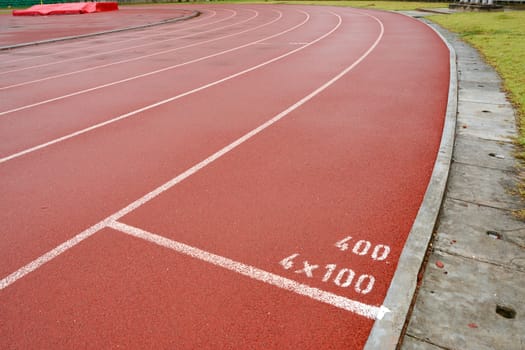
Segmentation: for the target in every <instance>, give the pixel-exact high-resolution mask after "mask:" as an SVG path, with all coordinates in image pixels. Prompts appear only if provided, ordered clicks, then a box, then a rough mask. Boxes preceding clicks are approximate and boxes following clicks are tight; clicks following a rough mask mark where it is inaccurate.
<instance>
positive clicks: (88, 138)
mask: <svg viewBox="0 0 525 350" xmlns="http://www.w3.org/2000/svg"><path fill="white" fill-rule="evenodd" d="M294 8H301V9H303V10H305V11H310V12H311V13H312V22H310V25H309V26H308V27H307V26H305V28H304V31H303V30H300V31H294V32H290V33H288V35H286V36H283V37H278V38H274V39H272V40H270V41H268V42H264V43H262V44H264V45H255V46H254V47H252V48H251V53H252V55H253V56H259V55H261V54H262V52H265V51H266V50H277V51H279V50H283V47H284V48H287V49H288V50H287V51H289V48H290V46H296V45H298V46H301V45H302V44H301V43H303V42H304V41H305V40H306V41H307V40H312V37H311V35H312V33H311V32H310V33H308V31H307V30H306V29H309V30H310V31H313V32H315V35H317V37H319V35H320V34H321V33H320V30H321V28H323V32H324V33H330V31H329V29H330V28H333V29H335V31H334V32H333V33H332V34H330V35H327V36H326V38H324V39H323V40H320V41H319V42H316V43H315V44H314V45H311V46H308V47H305V48H304V49H303V50H301V51H300V54H299V53H297V54H294V55H290V56H288V57H286V58H285V59H282V60H280V61H279V64H269V65H266V66H264V67H261V68H260V69H257V70H254V71H252V72H249V73H248V74H244V75H242V76H239V77H237V78H235V79H231V80H228V81H226V82H224V83H222V84H220V85H216V86H212V87H210V88H208V89H206V91H203V92H202V93H196V94H193V95H191V96H187V97H185V98H182V99H179V100H176V101H174V103H168V104H165V105H162V106H159V107H157V108H155V109H154V110H151V111H147V112H145V113H142V115H141V118H129V119H126V120H125V121H122V122H119V123H115V124H112V125H109V126H108V127H104V128H100V129H97V130H96V132H93V133H87V134H85V135H82V136H79V137H77V138H73V139H71V140H68V141H67V142H63V143H60V144H59V145H56V146H52V147H49V148H46V149H43V150H41V151H38V152H34V153H31V154H28V155H27V156H24V157H21V158H19V159H16V160H13V161H10V162H7V163H5V164H2V165H1V166H2V169H0V171H2V172H3V174H2V177H1V178H2V179H7V180H6V181H5V182H2V184H3V185H5V189H6V191H7V192H5V193H7V196H6V198H8V201H9V203H6V205H5V206H4V203H2V208H0V209H1V212H2V215H4V217H3V218H2V221H3V222H8V223H9V224H8V227H7V233H6V240H5V241H3V242H2V243H1V244H0V249H2V255H3V256H6V257H7V259H6V261H5V262H3V263H2V265H1V267H2V268H4V267H6V266H7V269H5V270H6V271H9V268H11V267H13V266H16V265H17V264H20V263H22V262H24V261H25V262H27V261H28V259H32V257H34V256H38V255H39V254H42V253H41V252H45V251H47V250H48V249H50V247H53V246H56V244H57V242H64V241H65V240H66V239H68V237H72V236H73V235H74V234H76V233H78V232H80V231H81V230H82V228H85V227H89V225H92V224H93V223H95V222H98V220H101V219H103V218H104V217H107V215H109V213H115V210H118V208H122V207H124V206H125V205H126V203H130V202H132V201H133V200H134V199H136V198H140V197H141V196H143V195H144V193H147V192H148V191H149V190H151V189H152V188H154V187H155V186H158V185H159V184H162V183H166V181H168V180H169V179H173V176H175V175H176V174H181V173H182V172H184V170H185V169H189V170H188V171H189V173H188V174H187V175H186V177H181V178H180V180H178V182H177V181H176V182H173V180H172V182H171V183H172V184H173V187H171V186H169V187H166V188H163V189H162V191H161V192H162V193H161V192H158V194H159V196H157V197H155V198H153V197H151V198H150V199H151V200H149V201H147V203H146V202H144V201H142V202H141V203H140V206H138V207H136V206H133V205H132V207H130V209H129V210H124V211H122V212H120V214H118V215H116V216H113V217H111V218H109V221H105V222H102V223H101V224H100V225H99V226H97V227H96V228H95V229H96V231H97V232H98V231H99V230H102V231H100V232H99V233H97V234H96V235H95V236H93V237H91V238H89V239H87V240H85V241H82V242H81V243H80V244H79V245H78V246H75V247H73V248H72V249H71V250H68V251H67V252H65V253H64V254H62V255H59V256H58V257H56V258H55V259H53V260H51V261H50V262H49V263H47V264H45V265H43V266H42V267H41V268H39V269H38V270H36V271H35V272H33V273H30V274H29V275H27V276H25V277H24V278H22V279H20V280H18V281H17V282H16V283H14V284H12V285H10V286H9V287H7V288H5V289H3V290H2V291H0V293H1V295H2V298H1V300H2V301H1V302H2V309H3V310H4V309H5V310H6V312H5V315H6V316H8V317H10V319H11V318H12V319H13V321H12V322H9V324H8V325H7V326H6V327H8V330H9V332H8V334H9V336H8V337H3V338H2V341H3V342H4V343H3V344H4V345H7V346H9V344H12V343H13V342H20V343H22V342H26V343H24V344H27V345H28V347H34V346H36V347H54V348H60V347H61V346H62V347H64V348H68V347H69V348H71V347H79V346H82V344H86V343H90V344H99V345H100V344H108V343H112V344H115V345H118V346H126V345H129V344H132V343H133V344H141V345H143V346H144V347H148V346H149V347H161V346H164V345H165V346H173V345H174V344H177V345H179V346H181V347H183V348H193V347H195V345H198V346H199V347H203V348H217V347H219V346H224V345H225V344H227V345H228V346H231V347H232V348H251V347H252V348H253V347H255V346H259V345H261V344H264V347H265V348H276V349H277V348H279V349H282V348H290V349H291V348H297V347H301V348H306V349H308V348H312V349H313V348H328V347H330V348H334V349H335V348H352V349H354V348H355V349H358V348H361V347H362V346H363V344H364V342H365V341H366V338H367V336H368V332H369V330H370V328H371V326H372V324H373V321H372V320H370V319H368V318H366V317H362V316H358V315H356V314H354V313H352V312H348V311H345V310H342V309H340V308H338V307H334V306H333V304H332V305H328V304H326V303H321V302H319V301H315V300H312V299H310V298H309V297H305V296H304V295H301V296H300V295H297V294H296V293H297V292H293V291H291V289H288V290H286V289H287V288H285V289H282V287H280V288H276V286H275V285H269V284H267V283H266V282H264V281H261V280H253V279H251V278H247V277H246V276H242V275H239V274H236V273H233V272H232V271H228V270H225V269H222V268H218V267H214V266H213V265H209V264H208V263H204V262H202V261H201V260H199V259H193V258H188V257H186V256H185V255H181V254H180V253H177V252H174V251H172V250H170V249H166V248H163V247H158V246H156V245H154V244H151V243H147V242H145V241H143V240H142V239H137V238H131V237H129V236H128V235H126V233H125V232H124V231H126V229H125V227H124V228H123V227H122V226H119V224H115V222H114V220H119V221H120V222H121V223H124V224H126V225H132V226H135V227H137V228H139V230H145V231H147V232H151V233H155V234H158V235H161V236H162V237H164V238H165V239H169V240H170V241H169V242H175V244H178V243H184V244H187V245H189V246H190V247H194V248H197V249H202V250H204V251H207V252H210V253H213V254H217V255H219V256H221V257H225V258H228V259H233V260H235V261H239V262H241V263H242V264H247V265H249V266H253V267H255V268H257V269H259V270H261V269H262V271H266V272H268V273H271V274H274V275H276V276H280V278H284V279H287V280H291V281H295V282H294V283H299V284H301V285H307V286H309V287H308V288H317V289H318V290H322V291H327V292H331V293H333V294H335V295H337V296H340V297H343V298H349V300H354V301H359V302H363V303H366V304H369V305H370V306H374V307H375V306H380V305H381V302H382V300H383V298H384V294H385V293H386V289H387V288H388V285H389V283H390V278H391V275H392V274H393V271H394V270H395V266H396V262H397V258H398V256H399V253H400V251H401V248H402V245H403V243H404V240H405V239H406V235H407V234H408V231H409V229H410V226H411V222H412V220H413V218H414V216H415V214H416V212H417V209H418V207H419V202H420V200H421V198H422V196H423V193H424V190H425V188H426V184H427V182H428V178H429V175H430V171H431V169H432V165H433V161H434V159H435V154H436V152H437V147H438V144H439V139H440V135H441V128H442V123H443V118H444V109H445V106H446V97H447V96H446V94H447V91H448V53H447V49H446V47H445V45H444V44H443V43H442V42H441V41H440V39H439V38H438V37H437V36H436V35H435V33H433V32H432V31H430V30H429V29H427V28H426V27H425V26H423V25H422V24H421V23H419V22H417V21H414V20H411V19H408V18H405V17H401V16H398V15H395V14H391V13H378V12H373V11H358V10H351V9H341V8H333V9H332V11H334V12H336V13H337V15H334V14H332V13H330V12H328V10H327V9H326V8H315V10H314V9H313V8H310V7H294ZM370 15H372V16H377V18H378V19H374V18H373V17H370ZM314 18H315V19H318V20H319V22H318V23H319V25H321V24H323V25H322V26H317V25H314V26H312V25H311V24H313V23H316V22H313V19H314ZM339 18H340V19H339ZM339 21H341V23H342V25H341V26H339ZM382 28H384V32H383V29H382ZM400 43H402V45H401V44H400ZM376 45H377V46H376ZM365 57H366V59H365ZM220 63H221V61H214V62H211V61H210V65H209V66H208V67H209V70H212V69H216V68H217V67H220V66H221V65H220ZM275 63H277V62H275ZM203 67H205V66H203ZM201 69H204V68H201ZM305 72H307V73H305ZM338 74H340V75H338ZM334 78H337V79H334ZM326 82H330V84H326V85H323V84H325V83H326ZM320 87H322V88H321V89H320ZM239 96H242V98H239ZM305 96H310V98H308V99H303V98H304V97H305ZM302 99H303V100H302ZM272 116H274V117H276V118H277V117H279V116H281V117H284V116H286V118H283V119H280V118H281V117H279V118H277V119H274V121H273V122H272V124H268V125H267V127H265V129H264V130H263V129H261V130H260V132H258V133H257V134H253V137H251V138H249V139H245V140H244V141H243V143H242V144H239V145H240V146H239V147H235V148H233V149H230V150H229V151H228V152H225V153H221V154H220V158H218V157H216V158H213V156H212V158H213V161H212V162H208V163H206V166H205V167H199V168H198V169H197V170H198V171H197V172H195V171H190V170H191V169H192V168H191V167H192V166H194V165H195V164H200V163H196V162H199V161H201V160H203V159H206V157H209V156H210V154H211V153H212V152H215V151H216V150H218V149H221V147H224V146H225V145H228V144H230V143H231V142H232V140H235V139H236V138H238V137H239V136H240V135H243V134H246V132H248V131H249V130H253V128H254V127H256V126H257V125H261V123H264V122H265V121H268V119H269V118H271V117H272ZM262 125H265V124H262ZM385 145H388V147H385ZM182 174H185V173H182ZM175 179H176V178H175ZM168 183H170V182H168ZM116 208H117V209H116ZM6 213H7V214H6ZM125 214H126V215H125ZM123 215H125V216H124V217H122V216H123ZM28 217H29V218H31V219H30V220H27V218H28ZM108 225H109V226H112V227H114V228H116V229H117V230H120V231H119V232H116V231H115V230H113V229H107V228H106V229H104V227H106V226H108ZM35 228H38V229H39V232H35ZM93 232H95V231H93ZM147 232H145V233H146V234H147V235H149V234H148V233H147ZM44 236H45V237H44ZM349 237H351V238H349ZM164 238H162V239H164ZM29 241H30V242H29ZM28 242H29V243H28ZM336 242H339V243H336ZM387 247H388V248H387ZM10 265H11V266H10ZM2 271H4V270H2ZM11 271H12V269H11ZM363 276H365V277H363ZM351 277H352V278H351ZM371 277H373V279H372V278H371ZM372 281H373V283H372ZM102 291H103V292H102ZM28 296H31V297H30V298H28ZM16 300H25V302H24V307H23V308H21V307H20V305H19V303H17V302H16ZM115 301H116V302H115ZM4 302H5V304H3V303H4ZM4 305H5V307H4ZM33 310H44V311H43V312H40V313H39V314H36V315H35V314H34V311H33ZM106 310H112V312H111V314H109V313H108V312H106ZM57 320H58V322H57ZM51 324H52V325H53V326H49V325H51ZM135 325H142V327H136V326H135ZM28 332H30V334H32V335H33V336H32V337H31V339H29V340H28V339H25V338H24V339H21V338H20V335H21V334H28ZM65 333H67V334H68V335H70V336H69V337H68V339H67V343H64V342H60V341H59V339H60V335H61V334H65ZM123 334H126V335H127V337H124V336H123ZM200 340H202V343H198V344H197V343H196V342H199V341H200ZM33 345H34V346H33Z"/></svg>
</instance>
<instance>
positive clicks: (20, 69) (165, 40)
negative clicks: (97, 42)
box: [0, 11, 237, 75]
mask: <svg viewBox="0 0 525 350" xmlns="http://www.w3.org/2000/svg"><path fill="white" fill-rule="evenodd" d="M232 12H233V13H232V14H231V15H230V16H229V17H226V18H224V19H221V20H218V21H215V22H212V23H204V24H201V25H199V26H196V27H197V28H198V27H203V26H207V25H211V24H216V23H220V22H224V21H226V20H228V19H230V18H232V17H234V16H236V15H237V12H236V11H232ZM192 28H195V27H192ZM177 31H178V30H177ZM177 31H175V32H177ZM168 34H169V33H168ZM158 35H163V34H158ZM194 35H198V33H194V34H192V35H190V36H194ZM182 38H185V37H182ZM140 39H142V38H140ZM179 39H181V37H175V38H170V39H164V40H159V41H154V42H150V43H147V44H141V45H135V46H127V47H123V48H120V49H115V50H109V51H104V52H97V53H94V54H89V55H85V56H79V57H72V58H67V59H63V60H60V61H53V62H48V63H42V64H37V65H34V66H29V67H23V68H16V69H11V70H8V71H4V72H0V75H4V74H8V73H17V72H21V71H25V70H29V69H35V68H41V67H47V66H52V65H57V64H62V63H65V62H71V61H78V60H84V59H87V58H93V57H97V56H102V55H107V54H110V53H116V52H121V51H127V50H133V49H137V48H141V47H147V46H153V45H157V44H160V43H163V42H168V41H174V40H179ZM118 44H120V42H118ZM113 45H115V44H113Z"/></svg>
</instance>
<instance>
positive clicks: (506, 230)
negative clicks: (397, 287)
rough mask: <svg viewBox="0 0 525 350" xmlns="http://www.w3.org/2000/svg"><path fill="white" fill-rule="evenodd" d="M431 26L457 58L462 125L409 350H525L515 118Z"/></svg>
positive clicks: (486, 72) (482, 72)
mask: <svg viewBox="0 0 525 350" xmlns="http://www.w3.org/2000/svg"><path fill="white" fill-rule="evenodd" d="M410 14H411V15H413V16H414V15H416V16H415V17H420V15H422V14H421V13H417V14H415V13H410ZM427 15H428V13H427ZM428 23H429V22H428ZM431 26H433V27H434V28H436V29H437V30H438V31H439V32H440V33H441V34H442V35H443V36H444V37H445V38H446V39H447V40H448V42H449V43H450V44H451V45H452V46H453V47H454V49H455V50H456V54H457V64H458V65H457V67H458V85H459V96H458V115H457V117H458V119H457V126H456V128H457V129H456V139H455V147H454V153H453V161H452V165H451V169H450V176H449V180H448V188H447V192H446V194H445V200H444V202H443V206H442V209H441V214H440V216H439V219H438V222H437V225H436V229H435V236H434V240H433V243H432V245H431V253H430V256H429V258H428V263H427V265H426V270H425V273H424V276H423V279H422V281H421V282H420V288H419V292H418V294H417V297H416V298H415V301H414V303H415V305H414V309H413V312H412V314H411V316H410V319H409V323H408V327H407V330H406V333H405V336H404V339H403V343H402V345H401V346H400V348H401V349H403V350H423V349H424V350H438V349H458V350H460V349H461V350H468V349H473V350H474V349H475V350H483V349H487V350H488V349H491V350H493V349H505V350H523V349H525V331H524V330H525V303H524V302H523V301H524V300H525V297H524V296H525V223H524V222H521V221H519V220H517V219H515V218H514V217H513V215H512V211H513V210H515V209H519V208H523V206H524V202H523V201H521V200H520V198H519V197H517V196H515V195H513V194H512V190H513V189H514V188H515V184H516V179H517V172H516V169H515V165H516V160H515V159H514V157H513V152H514V148H513V144H512V137H514V136H516V135H517V131H516V121H515V115H514V110H513V108H512V105H511V104H510V103H509V102H508V101H507V99H506V97H505V94H504V93H503V92H502V91H501V80H500V78H499V77H498V75H497V73H496V72H495V71H494V70H493V69H492V68H491V67H489V66H488V65H487V64H485V63H484V62H483V60H482V59H481V58H480V56H479V54H478V53H477V51H476V50H474V49H473V48H471V47H470V46H469V45H467V44H465V43H463V42H462V41H460V40H459V39H458V37H457V36H456V35H454V34H451V33H449V32H447V31H445V30H443V29H441V28H439V27H438V26H436V25H433V24H431Z"/></svg>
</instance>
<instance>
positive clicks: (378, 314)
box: [108, 221, 390, 320]
mask: <svg viewBox="0 0 525 350" xmlns="http://www.w3.org/2000/svg"><path fill="white" fill-rule="evenodd" d="M108 227H111V228H112V229H114V230H117V231H119V232H122V233H125V234H128V235H130V236H133V237H137V238H140V239H143V240H146V241H148V242H151V243H155V244H157V245H159V246H161V247H165V248H168V249H171V250H174V251H176V252H178V253H182V254H185V255H188V256H190V257H192V258H195V259H199V260H202V261H205V262H207V263H210V264H212V265H215V266H219V267H222V268H224V269H226V270H230V271H233V272H236V273H239V274H241V275H244V276H246V277H249V278H252V279H254V280H257V281H261V282H264V283H267V284H270V285H272V286H275V287H278V288H281V289H285V290H288V291H290V292H293V293H296V294H300V295H303V296H306V297H309V298H311V299H313V300H316V301H320V302H322V303H326V304H329V305H332V306H335V307H337V308H339V309H343V310H346V311H350V312H353V313H356V314H358V315H361V316H364V317H366V318H370V319H372V320H381V319H382V318H383V316H384V315H385V314H386V313H387V312H390V310H388V309H387V308H386V307H385V306H383V305H381V306H379V307H378V306H373V305H368V304H364V303H361V302H359V301H356V300H352V299H348V298H345V297H343V296H340V295H337V294H334V293H330V292H326V291H324V290H321V289H318V288H314V287H310V286H308V285H306V284H301V283H299V282H296V281H294V280H291V279H288V278H285V277H282V276H279V275H276V274H274V273H271V272H268V271H265V270H261V269H258V268H256V267H254V266H250V265H246V264H243V263H241V262H238V261H235V260H231V259H228V258H225V257H223V256H220V255H216V254H213V253H210V252H207V251H204V250H201V249H199V248H195V247H192V246H189V245H187V244H184V243H181V242H177V241H174V240H171V239H168V238H166V237H162V236H159V235H157V234H154V233H151V232H147V231H145V230H142V229H139V228H136V227H133V226H130V225H127V224H123V223H121V222H116V221H115V222H112V223H110V224H109V225H108Z"/></svg>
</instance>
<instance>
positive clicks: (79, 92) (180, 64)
mask: <svg viewBox="0 0 525 350" xmlns="http://www.w3.org/2000/svg"><path fill="white" fill-rule="evenodd" d="M300 12H303V11H300ZM303 13H304V14H305V15H306V18H305V20H304V21H303V22H301V23H299V24H297V25H295V26H294V27H292V28H289V29H287V30H285V31H283V32H279V33H277V34H274V35H271V36H269V37H266V38H263V39H259V40H257V41H254V42H250V43H247V44H244V45H241V46H237V47H234V48H231V49H228V50H224V51H220V52H217V53H214V54H211V55H208V56H204V57H200V58H196V59H194V60H190V61H186V62H183V63H179V64H175V65H172V66H168V67H164V68H161V69H157V70H154V71H151V72H148V73H143V74H139V75H134V76H132V77H129V78H125V79H121V80H117V81H113V82H111V83H107V84H103V85H98V86H95V87H92V88H89V89H84V90H79V91H76V92H72V93H70V94H66V95H62V96H58V97H54V98H51V99H48V100H44V101H40V102H36V103H32V104H29V105H25V106H21V107H17V108H13V109H10V110H7V111H3V112H0V116H4V115H6V114H9V113H14V112H19V111H23V110H26V109H30V108H33V107H37V106H41V105H44V104H47V103H51V102H56V101H60V100H63V99H66V98H69V97H74V96H78V95H81V94H85V93H88V92H92V91H96V90H100V89H104V88H107V87H110V86H115V85H118V84H122V83H127V82H129V81H133V80H136V79H140V78H145V77H148V76H151V75H155V74H159V73H163V72H166V71H169V70H172V69H175V68H179V67H183V66H187V65H190V64H193V63H197V62H201V61H204V60H207V59H210V58H213V57H217V56H220V55H224V54H227V53H230V52H233V51H237V50H240V49H243V48H246V47H249V46H252V45H254V44H256V43H258V42H260V41H264V40H268V39H271V38H274V37H277V36H280V35H283V34H285V33H288V32H290V31H292V30H294V29H296V28H298V27H300V26H302V25H304V24H305V23H306V22H308V20H309V19H310V15H308V14H307V13H306V12H303ZM281 17H282V13H280V16H279V17H278V18H276V19H274V20H273V21H271V22H268V23H265V24H261V25H260V26H257V27H253V28H250V29H247V30H245V31H244V32H248V31H252V30H256V29H258V28H260V27H264V26H268V25H270V24H272V23H274V22H276V21H278V20H279V19H280V18H281ZM241 33H243V32H238V33H235V34H231V35H238V34H241Z"/></svg>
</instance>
